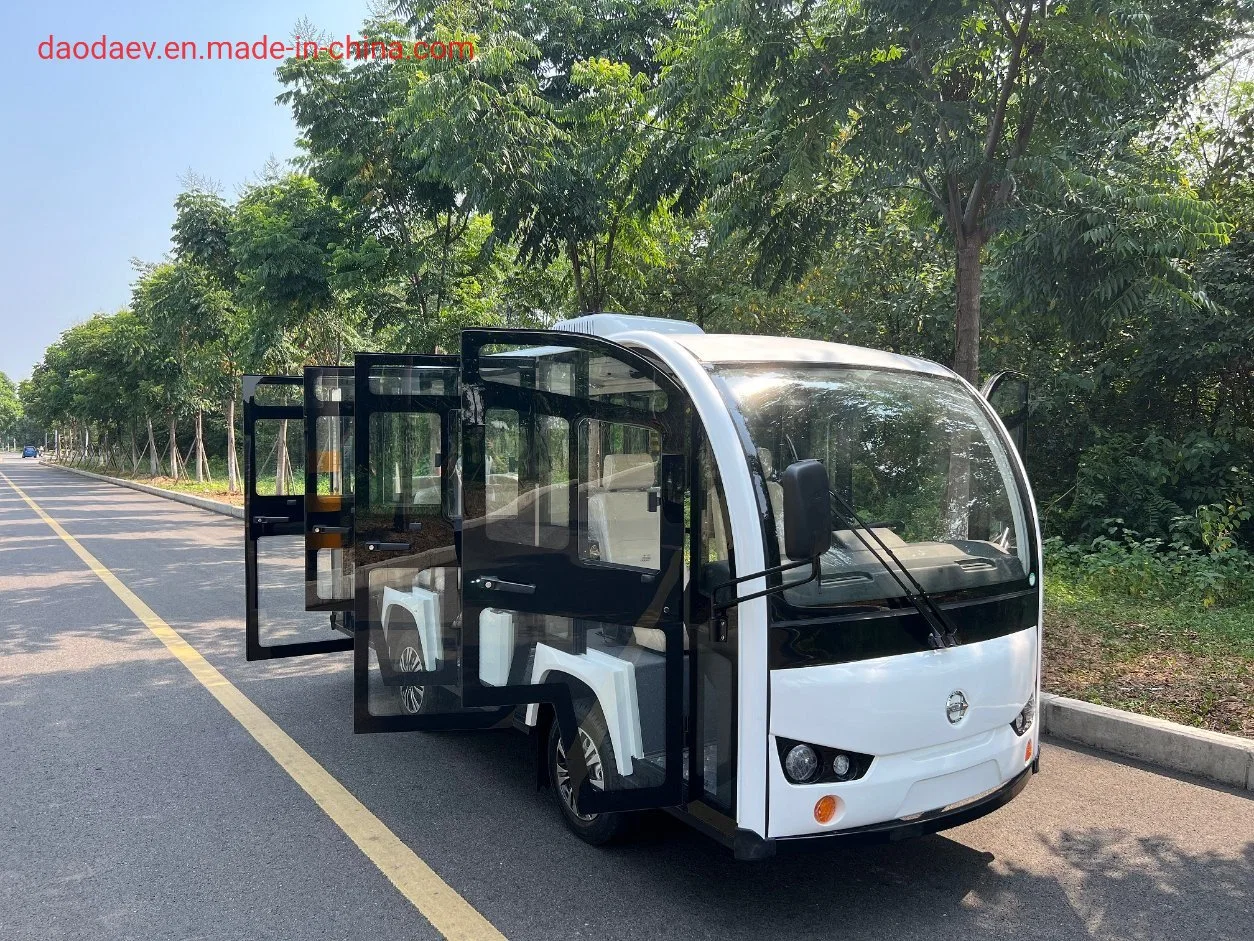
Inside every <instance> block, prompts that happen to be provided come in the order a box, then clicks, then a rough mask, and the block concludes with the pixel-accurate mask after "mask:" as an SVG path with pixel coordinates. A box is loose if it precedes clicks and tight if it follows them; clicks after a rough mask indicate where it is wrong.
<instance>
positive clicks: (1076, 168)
mask: <svg viewBox="0 0 1254 941" xmlns="http://www.w3.org/2000/svg"><path fill="white" fill-rule="evenodd" d="M1184 7H1185V8H1184V9H1182V8H1181V4H1179V3H1167V2H1166V0H1120V2H1115V3H1099V2H1096V0H1079V2H1074V3H1068V4H1050V3H1048V2H1047V0H938V2H933V3H929V4H926V5H924V4H918V3H915V2H910V0H863V2H858V3H854V2H851V0H818V2H813V3H806V4H801V5H799V6H798V5H775V4H759V3H756V2H753V0H719V2H715V3H713V4H712V5H711V6H710V7H708V8H706V9H703V10H702V11H701V13H700V14H698V15H697V16H695V17H693V18H692V19H690V21H689V23H688V25H687V28H686V29H685V30H684V31H683V32H681V33H680V34H679V36H678V37H677V39H676V42H675V46H676V51H675V53H674V54H675V57H676V62H675V65H674V66H673V67H672V69H671V70H670V72H669V74H668V77H667V80H666V82H665V83H664V88H663V93H662V95H661V98H660V100H661V102H662V104H663V106H664V107H665V110H666V113H667V114H668V115H669V116H670V119H669V124H668V127H670V128H671V129H672V130H674V131H675V133H676V135H677V139H675V140H672V141H668V142H667V143H666V144H665V145H664V147H663V149H662V154H663V156H662V158H661V159H664V160H665V161H666V162H667V163H668V164H670V165H671V166H673V167H674V168H675V169H673V170H672V171H671V174H670V175H671V177H672V180H671V182H670V191H672V192H677V193H680V194H683V193H685V192H687V191H688V190H689V189H691V188H692V187H693V186H694V185H696V184H697V183H699V182H701V181H702V180H704V181H705V184H706V187H707V190H708V192H710V193H711V194H712V196H713V197H714V199H715V202H716V204H717V205H718V206H719V207H720V208H721V209H722V210H723V211H724V212H725V213H726V214H727V215H728V217H729V220H730V221H729V223H728V225H729V226H730V227H733V228H741V229H744V230H745V231H748V232H751V233H753V234H754V235H755V237H756V239H757V241H758V243H759V245H760V246H761V249H762V251H761V263H762V269H763V276H765V277H773V278H774V279H775V280H776V283H778V282H779V281H780V280H781V279H788V278H792V279H796V278H799V277H801V276H803V275H804V273H805V271H806V270H808V268H809V267H810V265H811V264H812V262H813V260H814V259H815V258H816V257H817V255H818V253H819V252H822V251H824V250H825V249H826V248H827V247H829V246H830V245H831V244H832V242H833V240H834V239H835V238H836V236H837V233H838V232H840V231H841V230H842V228H843V224H844V221H845V220H846V219H847V218H850V217H854V216H856V215H857V213H856V211H855V210H856V208H857V207H859V206H861V205H863V204H865V203H866V202H868V201H870V202H873V203H874V202H878V203H881V204H887V205H891V204H893V203H895V202H896V201H897V199H899V198H900V194H908V195H909V196H910V198H912V199H913V200H914V201H915V202H916V203H917V205H919V206H920V207H921V208H923V209H924V210H926V211H928V212H929V213H931V214H932V215H933V217H934V218H935V219H936V220H937V222H938V223H939V224H940V225H941V226H942V227H943V230H944V231H945V232H946V233H947V236H948V239H949V242H950V250H951V251H952V253H953V258H954V268H955V287H954V291H955V316H954V345H953V365H954V368H955V370H956V371H957V372H959V373H960V374H961V375H963V376H964V377H966V378H967V379H969V380H971V381H973V382H976V381H978V378H979V333H980V297H981V290H982V282H983V265H984V261H985V257H984V256H985V248H986V246H987V245H988V244H989V242H990V240H991V239H993V238H994V237H995V236H997V235H998V234H999V233H1002V232H1006V231H1008V230H1009V231H1014V230H1018V229H1019V228H1020V227H1021V226H1022V225H1023V223H1024V220H1025V216H1026V212H1025V210H1027V209H1029V208H1031V207H1033V206H1037V205H1040V204H1051V203H1055V202H1057V201H1058V199H1060V198H1065V196H1066V195H1067V194H1068V192H1069V191H1070V189H1071V188H1072V186H1073V184H1074V183H1075V182H1076V180H1077V179H1078V178H1083V177H1084V176H1086V175H1087V176H1089V177H1092V176H1095V175H1097V174H1096V173H1095V172H1094V171H1095V170H1096V168H1097V167H1099V166H1101V163H1102V160H1103V159H1104V158H1105V157H1106V156H1107V155H1108V154H1109V152H1110V150H1111V149H1112V148H1117V147H1119V146H1120V145H1121V144H1123V143H1124V142H1126V141H1127V139H1128V137H1129V134H1128V128H1129V126H1134V127H1137V128H1144V127H1148V126H1151V125H1152V123H1153V122H1154V121H1156V120H1158V119H1161V117H1162V116H1163V115H1164V114H1165V112H1166V110H1167V109H1168V107H1169V106H1170V105H1172V104H1173V103H1174V102H1175V101H1177V100H1178V99H1179V97H1180V95H1181V94H1182V93H1183V92H1184V91H1185V90H1187V89H1188V88H1189V87H1190V86H1191V85H1192V84H1193V83H1195V82H1196V80H1197V78H1198V77H1199V75H1200V71H1201V68H1202V66H1203V65H1204V63H1205V62H1206V61H1207V60H1208V59H1209V58H1210V57H1211V56H1212V55H1213V54H1214V53H1215V51H1216V50H1217V49H1218V48H1219V46H1220V43H1221V42H1222V40H1223V39H1224V38H1225V36H1226V35H1227V31H1228V30H1229V29H1230V28H1231V24H1232V22H1233V20H1234V18H1236V17H1238V15H1245V14H1239V12H1238V11H1239V7H1240V4H1239V3H1238V2H1237V0H1232V2H1220V0H1191V2H1186V3H1185V4H1184ZM712 134H713V135H714V136H715V139H716V140H717V141H718V145H717V146H716V147H713V146H711V145H710V143H709V138H710V136H711V135H712ZM893 194H898V195H893ZM1202 215H1204V214H1202ZM1182 222H1183V223H1184V224H1185V225H1186V226H1187V225H1192V226H1195V227H1196V228H1197V229H1198V232H1197V237H1198V238H1205V237H1206V236H1207V233H1214V232H1215V230H1216V224H1215V220H1214V219H1213V218H1186V219H1184V220H1182Z"/></svg>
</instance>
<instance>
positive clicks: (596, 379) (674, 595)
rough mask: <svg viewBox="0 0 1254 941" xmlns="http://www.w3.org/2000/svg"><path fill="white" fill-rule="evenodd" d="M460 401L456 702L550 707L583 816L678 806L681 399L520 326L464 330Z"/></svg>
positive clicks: (562, 768)
mask: <svg viewBox="0 0 1254 941" xmlns="http://www.w3.org/2000/svg"><path fill="white" fill-rule="evenodd" d="M462 392H463V406H462V409H463V410H462V435H463V449H462V457H463V467H464V470H463V474H464V481H463V484H464V493H463V500H464V503H465V512H464V520H463V524H462V578H463V592H462V593H463V603H464V613H463V619H464V620H463V663H462V689H463V697H464V700H465V702H466V703H467V704H468V705H469V704H475V705H497V704H514V703H529V704H532V705H529V707H528V710H529V717H534V716H535V715H536V712H535V710H536V709H537V708H538V707H537V705H535V704H537V703H540V702H548V703H551V704H552V706H553V708H554V712H555V716H556V720H557V728H558V734H559V735H560V743H561V751H560V753H559V754H560V755H561V758H560V762H561V763H562V764H559V766H558V767H557V768H556V775H557V778H558V786H559V788H560V789H562V791H563V794H564V796H566V798H567V799H568V800H569V801H571V802H572V807H573V809H574V810H575V811H576V812H578V813H583V814H592V813H600V812H613V811H624V810H638V809H644V808H650V807H663V806H674V805H677V804H680V803H682V802H683V700H684V673H685V671H684V658H685V646H686V643H685V637H684V625H683V589H684V568H685V566H684V554H683V535H684V533H683V530H684V501H685V496H686V487H685V483H684V468H685V451H686V431H687V425H686V421H687V416H688V414H689V411H690V410H689V406H688V401H687V397H686V395H685V394H684V393H683V391H682V390H681V389H680V388H679V387H678V386H676V385H675V384H674V383H673V382H672V381H671V380H670V379H669V378H668V377H667V376H665V375H664V374H663V373H662V372H661V371H660V370H658V369H657V368H656V367H655V366H654V365H653V364H652V363H650V362H649V361H648V360H646V359H644V358H643V357H641V356H639V355H637V354H635V353H633V352H631V351H629V350H627V349H626V348H624V347H621V346H618V345H617V344H614V343H611V342H609V341H607V340H603V339H600V338H596V337H589V336H585V335H582V334H574V333H561V332H544V331H517V330H510V331H493V330H467V331H463V333H462ZM577 738H578V741H579V743H580V746H581V747H579V748H575V747H574V746H575V742H576V739H577ZM567 758H569V761H567Z"/></svg>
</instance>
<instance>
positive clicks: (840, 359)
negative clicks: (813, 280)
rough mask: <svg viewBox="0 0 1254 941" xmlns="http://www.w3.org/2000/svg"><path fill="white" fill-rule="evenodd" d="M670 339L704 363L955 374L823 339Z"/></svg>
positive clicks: (691, 336) (928, 362) (909, 358)
mask: <svg viewBox="0 0 1254 941" xmlns="http://www.w3.org/2000/svg"><path fill="white" fill-rule="evenodd" d="M670 339H672V340H673V341H675V342H676V343H678V344H679V345H681V346H683V347H684V348H686V349H687V350H688V351H689V352H690V353H692V355H693V356H695V357H696V358H697V359H699V360H700V361H701V362H703V363H832V364H835V365H840V366H868V367H871V368H876V369H904V370H908V371H910V372H923V373H931V374H933V375H938V376H952V375H953V373H952V372H950V371H949V370H948V369H946V368H945V367H944V366H941V365H940V364H938V363H934V362H932V361H931V360H927V359H917V358H916V357H913V356H900V355H898V354H896V353H886V352H884V351H883V350H872V349H867V348H866V347H862V346H849V345H847V344H845V343H828V342H826V341H823V340H801V339H797V338H794V337H769V336H753V335H747V334H734V333H687V334H677V335H673V336H671V338H670Z"/></svg>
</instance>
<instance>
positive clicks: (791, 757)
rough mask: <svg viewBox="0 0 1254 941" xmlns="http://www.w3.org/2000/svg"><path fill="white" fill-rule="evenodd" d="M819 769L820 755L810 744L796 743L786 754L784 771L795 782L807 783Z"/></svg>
mask: <svg viewBox="0 0 1254 941" xmlns="http://www.w3.org/2000/svg"><path fill="white" fill-rule="evenodd" d="M818 770H819V756H818V755H816V754H815V753H814V749H813V748H811V747H810V746H809V745H794V746H793V747H792V748H790V749H788V754H786V755H785V756H784V773H785V774H787V775H788V778H789V780H791V781H792V782H793V783H794V784H805V783H806V782H807V781H810V780H812V779H813V778H814V776H815V774H816V773H817V772H818Z"/></svg>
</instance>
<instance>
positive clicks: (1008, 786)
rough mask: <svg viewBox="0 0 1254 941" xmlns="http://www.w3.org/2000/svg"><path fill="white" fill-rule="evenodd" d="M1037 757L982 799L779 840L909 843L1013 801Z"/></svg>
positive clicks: (1035, 769) (1033, 771) (1038, 762)
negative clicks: (859, 825)
mask: <svg viewBox="0 0 1254 941" xmlns="http://www.w3.org/2000/svg"><path fill="white" fill-rule="evenodd" d="M1040 765H1041V756H1040V754H1037V756H1036V757H1035V758H1034V759H1033V760H1032V763H1031V764H1030V765H1028V766H1027V767H1026V768H1024V769H1023V770H1022V771H1020V772H1019V774H1018V776H1016V777H1014V778H1011V779H1010V780H1009V781H1007V782H1006V783H1005V784H1003V785H1002V786H1001V787H999V788H998V789H997V790H995V791H992V792H991V793H989V794H985V795H983V796H982V797H980V798H978V799H976V800H973V801H969V802H966V803H962V804H959V805H958V806H956V807H953V808H942V809H940V810H934V811H932V812H931V813H927V814H920V815H918V816H917V817H912V818H911V819H909V820H888V821H885V822H884V823H872V824H867V825H866V826H863V827H850V828H849V829H846V830H829V831H827V832H825V833H807V834H804V835H802V836H795V837H783V838H781V839H785V840H815V839H823V838H825V837H846V838H850V837H852V838H858V837H860V838H862V839H864V840H867V841H869V842H889V843H894V842H897V841H898V840H910V839H914V838H915V837H919V836H926V835H927V834H929V833H939V832H940V831H941V830H948V829H949V828H950V827H960V826H962V825H963V824H964V823H970V822H971V821H972V820H979V819H980V818H981V817H983V816H986V815H988V814H991V813H992V812H993V811H994V810H997V809H998V808H999V807H1002V806H1003V805H1005V804H1008V803H1010V802H1011V801H1012V800H1014V799H1015V798H1016V797H1017V796H1018V795H1019V792H1020V791H1022V790H1023V789H1024V788H1025V787H1027V786H1028V780H1029V779H1030V778H1031V777H1032V775H1034V774H1036V772H1038V771H1039V770H1040Z"/></svg>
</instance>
